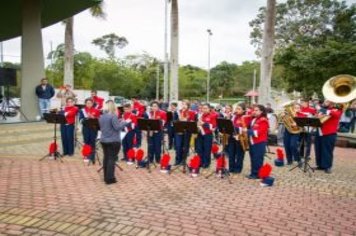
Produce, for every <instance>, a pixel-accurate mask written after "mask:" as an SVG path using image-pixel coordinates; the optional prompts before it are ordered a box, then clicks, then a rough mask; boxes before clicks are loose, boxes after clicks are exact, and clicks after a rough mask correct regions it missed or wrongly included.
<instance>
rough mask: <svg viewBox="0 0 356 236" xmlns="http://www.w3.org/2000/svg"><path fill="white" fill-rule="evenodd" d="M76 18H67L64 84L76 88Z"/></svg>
mask: <svg viewBox="0 0 356 236" xmlns="http://www.w3.org/2000/svg"><path fill="white" fill-rule="evenodd" d="M73 23H74V18H73V17H70V18H68V19H66V28H65V37H64V44H65V48H64V84H69V85H71V86H72V88H74V39H73Z"/></svg>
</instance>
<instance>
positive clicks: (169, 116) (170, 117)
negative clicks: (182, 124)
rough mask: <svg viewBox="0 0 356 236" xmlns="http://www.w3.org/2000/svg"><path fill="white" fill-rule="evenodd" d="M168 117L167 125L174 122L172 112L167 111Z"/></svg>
mask: <svg viewBox="0 0 356 236" xmlns="http://www.w3.org/2000/svg"><path fill="white" fill-rule="evenodd" d="M166 116H167V124H168V123H170V122H171V121H173V112H172V111H167V113H166Z"/></svg>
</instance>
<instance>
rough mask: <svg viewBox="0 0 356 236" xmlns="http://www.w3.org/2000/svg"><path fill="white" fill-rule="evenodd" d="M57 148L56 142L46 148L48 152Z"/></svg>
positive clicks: (50, 152) (53, 151)
mask: <svg viewBox="0 0 356 236" xmlns="http://www.w3.org/2000/svg"><path fill="white" fill-rule="evenodd" d="M57 148H58V147H57V144H56V143H51V144H50V145H49V148H48V151H49V154H53V153H55V152H56V151H57Z"/></svg>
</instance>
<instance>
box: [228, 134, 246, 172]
mask: <svg viewBox="0 0 356 236" xmlns="http://www.w3.org/2000/svg"><path fill="white" fill-rule="evenodd" d="M227 153H228V156H229V171H230V172H231V173H241V171H242V168H243V163H244V157H245V152H244V151H243V149H242V147H241V144H240V141H237V140H236V139H235V138H229V143H228V145H227Z"/></svg>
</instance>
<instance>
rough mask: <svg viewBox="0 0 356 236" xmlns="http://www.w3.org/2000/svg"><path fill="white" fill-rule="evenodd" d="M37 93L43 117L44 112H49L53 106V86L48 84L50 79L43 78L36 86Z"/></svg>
mask: <svg viewBox="0 0 356 236" xmlns="http://www.w3.org/2000/svg"><path fill="white" fill-rule="evenodd" d="M36 95H37V97H38V105H39V107H40V112H41V117H42V118H43V113H48V112H49V109H50V107H51V98H52V97H53V96H54V89H53V87H52V86H51V85H50V84H48V79H47V78H43V79H41V84H40V85H38V86H37V87H36Z"/></svg>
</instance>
